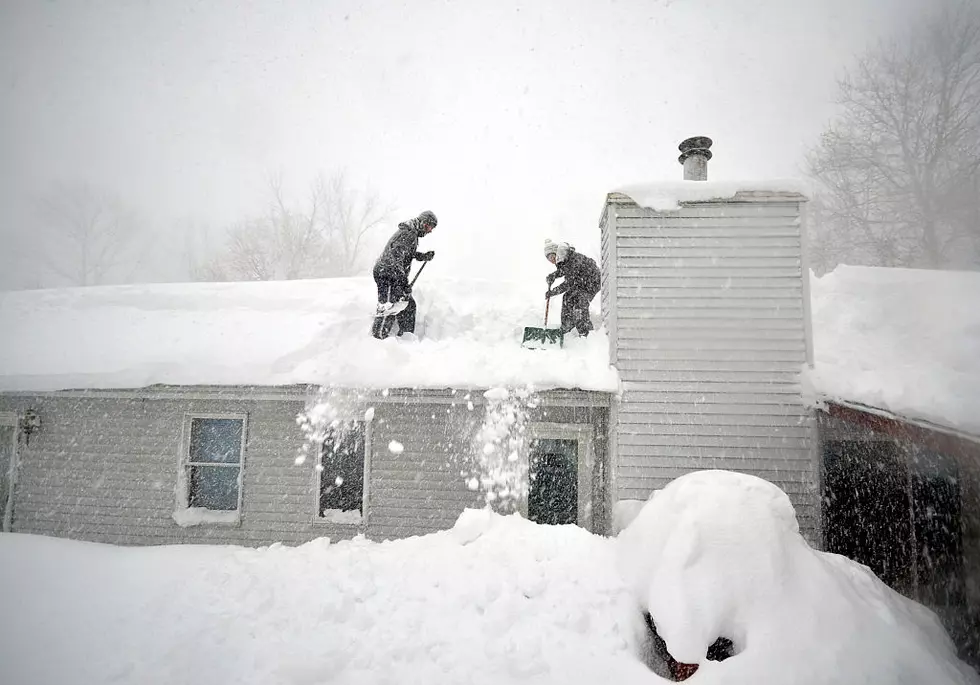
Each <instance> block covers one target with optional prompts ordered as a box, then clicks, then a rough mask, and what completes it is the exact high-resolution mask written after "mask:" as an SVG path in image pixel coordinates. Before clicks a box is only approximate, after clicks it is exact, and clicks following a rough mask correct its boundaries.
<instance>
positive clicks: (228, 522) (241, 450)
mask: <svg viewBox="0 0 980 685" xmlns="http://www.w3.org/2000/svg"><path fill="white" fill-rule="evenodd" d="M197 419H204V420H207V419H231V420H238V421H241V422H242V437H241V443H240V444H239V446H238V462H237V463H235V464H231V463H227V464H221V463H214V462H197V461H191V459H190V455H191V430H192V426H193V424H194V421H195V420H197ZM247 446H248V414H247V413H244V412H215V413H210V412H184V420H183V423H182V426H181V440H180V457H179V465H178V471H177V487H176V493H177V508H176V511H175V512H174V518H175V520H176V519H177V517H178V515H179V514H180V512H191V511H197V512H202V514H203V513H205V512H207V513H210V514H211V515H212V517H213V520H201V521H196V522H186V523H180V522H179V521H177V524H178V525H181V526H182V527H183V526H196V525H209V526H238V525H241V522H242V503H243V501H244V483H245V451H246V448H247ZM192 466H217V467H220V468H237V469H238V502H237V503H236V508H235V509H231V510H227V509H208V508H207V507H192V506H190V494H191V479H190V469H191V467H192Z"/></svg>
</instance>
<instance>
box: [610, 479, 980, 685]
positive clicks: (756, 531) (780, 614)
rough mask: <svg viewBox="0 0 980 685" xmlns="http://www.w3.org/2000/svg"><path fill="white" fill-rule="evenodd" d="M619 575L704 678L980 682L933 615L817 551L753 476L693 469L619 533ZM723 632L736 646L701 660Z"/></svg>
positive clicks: (784, 505)
mask: <svg viewBox="0 0 980 685" xmlns="http://www.w3.org/2000/svg"><path fill="white" fill-rule="evenodd" d="M617 540H618V542H619V547H620V549H619V552H620V559H621V563H622V564H623V572H624V576H625V577H626V578H627V579H628V582H629V584H630V585H631V587H632V588H633V589H634V592H635V593H636V597H637V599H638V600H639V602H640V603H641V605H643V606H645V607H647V608H648V610H649V611H650V614H651V615H652V616H653V617H654V620H655V622H656V624H657V628H658V632H659V633H660V635H661V637H663V638H664V640H665V641H666V643H667V647H668V649H669V650H670V653H671V654H672V656H673V657H674V658H675V659H677V660H678V661H681V662H685V663H700V668H699V672H698V676H700V677H699V678H698V680H697V682H700V683H746V684H748V683H760V682H765V683H777V682H778V683H828V684H830V683H842V682H847V683H910V684H911V683H978V682H980V678H977V676H976V674H975V673H974V672H973V671H972V670H970V669H969V668H968V667H967V666H965V665H964V664H962V663H961V662H958V661H957V660H956V659H955V657H954V656H953V655H954V653H955V652H954V649H953V646H952V643H951V642H950V640H949V638H948V637H947V636H946V633H945V631H944V630H943V628H942V626H941V625H940V623H939V621H938V619H937V618H936V616H935V614H933V613H932V612H931V611H929V610H928V609H926V608H925V607H923V606H921V605H919V604H917V603H915V602H912V601H910V600H908V599H906V598H904V597H903V596H901V595H899V594H898V593H896V592H894V591H892V590H891V589H889V588H888V587H887V586H886V585H884V584H883V583H882V582H881V581H879V580H878V579H877V578H876V577H875V576H874V574H872V573H871V572H870V571H869V570H868V569H867V568H866V567H864V566H861V565H859V564H855V563H854V562H851V561H849V560H848V559H846V558H844V557H841V556H838V555H834V554H827V553H823V552H818V551H815V550H813V549H812V548H810V546H809V545H807V543H806V542H805V541H804V540H803V538H802V537H801V536H800V534H799V525H798V523H797V520H796V514H795V512H794V510H793V506H792V504H790V500H789V497H788V496H787V495H786V494H785V493H784V492H783V491H782V490H780V489H779V488H778V487H776V486H775V485H773V484H772V483H769V482H767V481H765V480H762V479H760V478H757V477H755V476H750V475H745V474H740V473H733V472H730V471H701V472H696V473H692V474H689V475H686V476H684V477H682V478H679V479H677V480H675V481H673V482H672V483H670V484H669V485H668V486H667V487H666V488H664V489H663V490H662V491H658V492H655V493H654V495H653V496H652V497H651V499H650V501H649V502H648V503H647V504H646V506H645V507H644V508H643V509H642V510H641V511H640V513H639V515H638V516H637V517H636V519H634V521H633V523H632V524H630V526H629V527H628V528H627V529H626V530H625V531H623V533H621V534H620V536H619V537H618V538H617ZM718 637H727V638H729V639H730V640H732V641H733V642H734V644H735V650H736V655H735V657H733V658H730V659H728V660H726V661H723V662H720V663H719V662H713V661H706V660H705V659H704V655H705V652H706V650H707V648H708V646H709V645H710V644H711V643H713V642H714V641H715V639H716V638H718Z"/></svg>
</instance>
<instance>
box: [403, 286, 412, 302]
mask: <svg viewBox="0 0 980 685" xmlns="http://www.w3.org/2000/svg"><path fill="white" fill-rule="evenodd" d="M411 296H412V286H410V285H406V286H405V289H404V290H402V299H403V300H407V299H408V298H410V297H411Z"/></svg>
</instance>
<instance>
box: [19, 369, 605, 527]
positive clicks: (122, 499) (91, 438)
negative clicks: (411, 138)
mask: <svg viewBox="0 0 980 685" xmlns="http://www.w3.org/2000/svg"><path fill="white" fill-rule="evenodd" d="M266 392H267V393H268V395H269V396H268V397H266V398H265V399H234V397H235V396H236V395H238V396H248V394H249V393H248V392H247V391H246V390H244V389H240V390H239V391H238V392H237V393H236V392H235V389H234V388H231V389H222V390H220V391H200V390H197V389H193V388H187V389H175V390H170V391H168V392H165V393H161V392H158V391H154V390H152V389H147V390H146V391H125V392H122V393H111V392H94V393H76V394H72V393H67V394H66V393H62V394H59V393H54V394H41V395H33V396H32V395H2V394H0V412H2V411H12V412H18V413H19V412H23V410H24V409H26V408H28V407H32V408H34V409H35V410H37V411H38V412H39V413H40V415H41V417H42V421H43V426H42V429H41V430H40V431H39V432H38V433H37V434H35V435H34V436H32V438H31V441H30V444H29V445H24V444H21V445H20V446H19V448H18V455H19V469H18V484H17V488H16V492H15V494H14V498H15V499H14V516H13V522H12V523H13V526H12V529H13V530H14V531H15V532H22V533H37V534H45V535H54V536H58V537H68V538H75V539H80V540H91V541H97V542H111V543H119V544H171V543H188V542H190V543H212V544H225V543H233V544H244V545H262V544H270V543H273V542H284V543H289V544H295V543H301V542H305V541H308V540H311V539H313V538H316V537H321V536H328V537H331V538H334V539H338V538H348V537H351V536H353V535H356V534H359V533H364V534H365V535H367V536H368V537H370V538H372V539H385V538H399V537H405V536H409V535H419V534H425V533H430V532H434V531H437V530H442V529H446V528H449V527H451V526H452V525H453V523H454V522H455V520H456V518H457V517H458V516H459V514H460V513H461V512H462V511H463V509H464V508H465V507H480V506H483V500H482V495H481V494H480V493H475V492H472V491H470V490H469V489H467V487H466V484H465V480H464V478H463V476H462V475H461V473H462V472H463V471H466V470H468V467H469V465H470V463H471V461H470V458H471V455H472V454H473V446H472V440H473V437H474V435H475V431H476V430H477V428H478V426H479V425H480V423H481V422H482V419H483V414H484V409H483V407H482V406H480V400H481V398H480V397H479V393H474V399H475V401H476V406H475V407H474V408H473V409H472V410H470V409H469V408H468V407H467V402H466V401H464V400H463V397H464V393H459V394H458V395H456V396H453V395H452V394H451V393H449V392H446V393H433V394H432V395H431V396H428V397H427V396H426V395H425V394H421V395H419V394H412V393H407V396H406V397H405V398H404V399H403V400H401V399H399V398H398V397H392V398H389V399H388V400H387V401H384V402H378V403H374V402H372V401H371V399H370V395H369V394H367V395H365V398H366V399H362V400H359V401H358V402H355V403H354V404H352V405H351V406H352V409H351V414H350V418H360V417H362V416H363V411H364V409H366V408H367V406H374V407H375V414H374V419H373V421H372V425H371V447H372V449H371V451H370V453H369V454H368V455H367V460H368V473H367V477H368V486H367V495H366V497H367V505H366V506H367V522H366V524H364V525H358V526H350V525H338V524H333V523H329V522H326V521H323V520H320V519H316V517H315V510H316V478H315V472H314V463H313V461H312V460H307V462H306V463H305V464H303V465H297V464H296V463H295V460H296V456H297V454H298V451H299V449H300V447H301V445H302V444H303V434H302V432H301V431H300V430H299V429H298V428H297V425H296V422H295V417H296V415H297V414H298V413H300V412H301V411H302V410H303V408H304V406H305V402H304V400H303V399H300V398H299V397H297V398H296V399H287V398H276V397H275V396H274V395H275V392H274V391H273V390H268V391H266ZM260 394H261V393H260ZM141 395H142V396H141ZM208 396H215V397H214V398H211V399H209V398H208ZM222 396H223V397H222ZM550 401H551V402H552V403H553V404H548V403H547V402H546V403H545V404H544V405H543V406H540V407H538V408H536V409H533V410H531V412H530V413H529V417H528V418H529V420H530V421H532V422H538V421H547V422H557V423H584V424H588V425H590V426H591V427H592V428H593V430H594V434H595V444H594V445H593V450H594V451H595V454H596V455H597V460H596V461H597V462H599V461H601V459H604V457H605V420H606V419H605V417H606V412H607V411H608V410H607V408H606V407H605V406H601V405H604V404H607V403H608V398H607V397H605V396H602V395H600V394H595V393H576V392H563V393H552V394H551V395H550ZM575 402H579V403H582V404H584V405H590V404H593V403H597V404H598V405H600V406H560V405H563V404H564V405H567V404H572V405H574V403H575ZM188 413H206V414H225V413H243V414H246V415H247V436H246V447H245V454H244V472H243V490H242V510H241V522H240V523H239V524H238V525H219V524H205V525H200V526H192V527H186V528H182V527H180V526H178V525H177V524H176V523H175V522H174V520H173V518H172V514H173V512H174V509H175V506H176V494H175V486H176V481H177V474H178V469H179V467H180V452H181V450H182V441H181V432H182V426H183V422H184V419H185V415H186V414H188ZM391 440H397V441H398V442H400V443H402V445H403V446H404V451H403V452H401V453H400V454H395V453H393V452H391V451H389V450H388V448H387V446H388V443H389V442H390V441H391ZM604 468H605V465H604V464H600V465H598V466H597V469H596V470H597V476H596V477H597V478H598V477H601V472H602V469H604ZM596 483H597V484H596V485H594V487H595V488H596V491H597V492H598V491H600V487H601V486H600V485H599V484H598V481H596ZM595 509H596V513H595V515H596V516H598V517H602V516H605V515H606V513H605V507H604V506H602V505H596V507H595Z"/></svg>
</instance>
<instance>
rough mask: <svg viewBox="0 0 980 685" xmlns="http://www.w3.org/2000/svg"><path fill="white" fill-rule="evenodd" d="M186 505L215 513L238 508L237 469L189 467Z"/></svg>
mask: <svg viewBox="0 0 980 685" xmlns="http://www.w3.org/2000/svg"><path fill="white" fill-rule="evenodd" d="M190 471H191V472H190V492H189V493H188V494H189V497H188V504H189V505H190V506H192V507H203V508H204V509H214V510H217V511H234V510H235V509H237V508H238V469H237V468H229V467H226V466H191V467H190Z"/></svg>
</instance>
